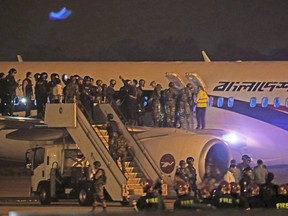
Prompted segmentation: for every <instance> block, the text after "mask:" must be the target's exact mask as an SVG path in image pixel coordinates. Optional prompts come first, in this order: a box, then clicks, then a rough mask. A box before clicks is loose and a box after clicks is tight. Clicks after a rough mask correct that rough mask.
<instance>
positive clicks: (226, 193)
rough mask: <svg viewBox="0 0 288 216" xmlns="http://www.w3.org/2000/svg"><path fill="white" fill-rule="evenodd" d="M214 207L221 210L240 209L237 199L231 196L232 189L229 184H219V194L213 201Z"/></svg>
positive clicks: (224, 182) (223, 182)
mask: <svg viewBox="0 0 288 216" xmlns="http://www.w3.org/2000/svg"><path fill="white" fill-rule="evenodd" d="M212 205H214V206H216V208H220V209H223V208H236V207H238V202H237V199H235V198H234V197H233V196H231V187H230V184H229V183H228V182H226V181H222V182H221V183H220V184H219V186H218V193H217V194H216V196H215V197H214V198H213V199H212Z"/></svg>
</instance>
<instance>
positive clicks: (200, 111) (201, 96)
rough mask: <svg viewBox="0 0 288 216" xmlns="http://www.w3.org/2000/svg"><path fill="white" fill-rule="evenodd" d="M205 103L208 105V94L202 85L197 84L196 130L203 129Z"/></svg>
mask: <svg viewBox="0 0 288 216" xmlns="http://www.w3.org/2000/svg"><path fill="white" fill-rule="evenodd" d="M207 105H208V95H207V93H206V92H205V91H204V88H203V87H202V86H199V87H198V93H197V98H196V119H197V127H196V129H197V130H198V129H205V115H206V107H207Z"/></svg>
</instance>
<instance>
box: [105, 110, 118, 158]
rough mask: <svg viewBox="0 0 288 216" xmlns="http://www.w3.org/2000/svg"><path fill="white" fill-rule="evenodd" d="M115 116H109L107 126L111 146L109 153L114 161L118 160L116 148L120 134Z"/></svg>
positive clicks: (110, 114)
mask: <svg viewBox="0 0 288 216" xmlns="http://www.w3.org/2000/svg"><path fill="white" fill-rule="evenodd" d="M113 118H114V116H113V114H112V113H109V114H108V115H107V120H108V121H107V125H106V130H107V133H108V145H109V152H110V154H111V156H112V157H113V159H114V160H117V152H116V151H117V146H116V139H117V138H118V136H119V134H120V130H119V126H118V124H117V122H116V121H115V120H114V119H113Z"/></svg>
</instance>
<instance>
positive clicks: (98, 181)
mask: <svg viewBox="0 0 288 216" xmlns="http://www.w3.org/2000/svg"><path fill="white" fill-rule="evenodd" d="M94 168H95V173H93V177H92V180H93V182H94V193H93V198H94V202H93V206H92V210H91V212H93V211H95V209H96V206H97V202H100V203H102V207H103V211H106V207H107V206H106V201H105V197H104V186H105V184H106V174H105V170H104V169H102V168H101V163H100V162H99V161H95V162H94Z"/></svg>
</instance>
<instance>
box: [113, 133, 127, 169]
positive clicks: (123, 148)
mask: <svg viewBox="0 0 288 216" xmlns="http://www.w3.org/2000/svg"><path fill="white" fill-rule="evenodd" d="M116 145H117V150H116V154H117V159H119V158H120V162H121V169H122V173H126V167H125V162H126V161H127V154H128V149H129V145H128V141H127V139H126V138H125V137H124V136H123V134H121V135H119V136H118V138H117V140H116Z"/></svg>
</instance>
